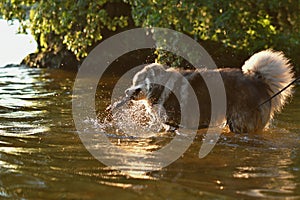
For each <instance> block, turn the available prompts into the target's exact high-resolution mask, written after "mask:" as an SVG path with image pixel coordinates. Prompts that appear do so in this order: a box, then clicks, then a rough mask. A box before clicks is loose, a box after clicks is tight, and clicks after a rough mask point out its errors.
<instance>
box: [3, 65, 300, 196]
mask: <svg viewBox="0 0 300 200" xmlns="http://www.w3.org/2000/svg"><path fill="white" fill-rule="evenodd" d="M74 78H75V74H74V73H71V72H67V71H61V70H46V69H31V68H26V67H16V66H9V67H5V68H0V119H1V121H0V164H1V165H0V199H258V198H261V199H300V187H299V183H300V149H299V146H300V145H299V142H300V120H299V119H300V109H299V108H300V88H296V93H295V97H294V98H293V100H292V101H291V103H290V104H289V105H288V106H286V107H285V109H284V110H283V112H282V113H281V114H279V115H276V118H275V120H274V122H273V123H272V127H271V128H270V130H269V131H266V132H263V133H261V134H252V135H233V134H223V135H222V137H221V138H220V139H219V141H218V143H217V145H216V146H215V148H214V149H213V150H212V152H210V154H209V155H208V156H206V157H205V158H203V159H199V158H198V152H199V149H200V145H201V143H202V138H203V132H204V131H203V130H200V131H199V132H198V134H197V136H196V138H195V140H194V143H193V144H192V145H191V147H190V148H189V149H188V150H187V151H186V153H185V154H184V155H183V156H181V157H180V158H179V159H178V160H177V161H175V162H174V163H172V164H171V165H169V166H167V167H165V168H163V169H161V170H157V171H154V172H148V173H145V174H143V173H141V172H140V171H138V172H137V171H131V172H121V171H118V170H113V169H112V168H110V167H106V166H105V165H103V164H101V163H100V162H99V161H98V160H96V159H95V158H94V157H93V156H92V155H91V154H90V153H89V152H88V151H87V150H86V149H85V147H84V145H83V144H82V143H81V140H80V139H79V137H78V134H77V132H76V129H75V127H74V123H73V118H72V109H71V108H72V84H73V81H74ZM114 81H115V80H114V79H113V78H106V79H105V82H106V84H103V85H102V86H101V87H100V89H99V91H98V93H97V97H96V99H97V100H98V101H97V104H98V105H97V106H98V107H97V108H99V111H100V112H102V111H103V110H104V109H105V107H106V106H107V105H108V104H109V101H110V100H109V94H110V90H111V88H112V87H113V84H114ZM109 137H110V139H111V141H112V142H113V143H115V144H118V145H120V146H122V147H123V148H126V150H128V151H132V152H147V151H152V150H156V149H159V148H161V147H162V146H163V145H165V144H166V143H167V142H168V139H169V140H170V138H172V137H174V135H172V134H170V135H165V134H163V135H159V134H158V135H156V137H150V138H141V139H137V138H135V137H123V136H122V137H120V136H118V135H115V134H114V131H111V134H110V135H109ZM111 156H112V157H113V156H114V154H113V153H112V155H111Z"/></svg>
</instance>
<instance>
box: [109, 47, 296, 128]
mask: <svg viewBox="0 0 300 200" xmlns="http://www.w3.org/2000/svg"><path fill="white" fill-rule="evenodd" d="M218 75H221V77H222V81H223V83H224V87H225V92H226V98H225V101H226V114H225V116H224V119H225V121H226V124H227V125H228V127H229V128H230V130H231V131H232V132H234V133H251V132H257V131H261V130H263V129H264V128H265V127H267V126H268V124H269V121H270V120H271V119H272V118H273V116H274V113H275V112H278V111H280V110H281V109H282V107H283V106H284V104H286V102H287V99H288V97H290V96H291V94H292V87H289V88H287V89H286V90H284V91H282V92H281V93H280V94H278V95H276V96H275V97H274V98H271V97H272V96H273V95H275V94H276V93H278V92H279V91H281V90H282V89H283V88H284V87H285V86H286V85H288V84H289V83H290V82H291V81H292V80H293V76H294V74H293V72H292V66H291V65H290V63H289V60H288V59H287V58H286V57H285V56H284V55H283V54H282V53H281V52H275V51H272V50H265V51H261V52H259V53H256V54H254V55H253V56H252V57H250V58H249V60H247V61H246V62H245V64H244V65H243V66H242V69H233V68H221V69H214V70H209V69H196V70H181V69H174V68H169V69H165V68H164V67H163V66H162V65H160V64H157V63H153V64H150V65H148V66H146V67H144V69H142V70H141V71H139V72H138V73H137V74H136V75H135V76H134V78H133V82H132V86H131V87H130V88H128V89H127V90H126V91H125V94H126V96H125V97H124V98H123V99H122V100H121V101H119V102H116V103H115V104H113V105H112V106H111V107H110V108H111V109H114V108H117V107H120V106H122V105H123V104H125V103H126V102H128V101H130V100H134V99H138V98H141V95H142V96H144V98H146V99H148V100H149V102H150V103H151V105H155V104H158V105H162V106H163V107H164V109H165V112H166V114H167V121H166V124H170V125H172V126H174V127H176V126H178V125H179V124H180V120H181V119H182V118H181V114H182V113H181V105H182V104H183V103H184V101H187V100H188V99H189V97H191V95H192V94H191V92H190V91H189V90H188V89H187V84H189V85H190V86H191V87H192V89H193V90H194V93H193V95H196V97H197V101H198V105H199V111H200V118H199V123H198V125H199V127H200V128H203V127H207V126H209V124H210V123H211V120H213V119H212V118H211V114H212V113H211V111H212V109H211V105H212V102H211V96H210V92H209V89H208V86H207V85H206V81H205V80H213V79H216V81H217V78H216V77H218ZM180 77H184V79H186V80H187V81H185V82H184V81H183V80H182V78H180ZM210 87H211V86H210ZM210 89H212V88H210ZM216 89H218V88H216ZM174 91H177V92H174ZM270 98H271V99H270ZM268 99H269V101H268ZM190 106H194V105H190ZM191 109H193V108H191ZM221 117H222V116H221Z"/></svg>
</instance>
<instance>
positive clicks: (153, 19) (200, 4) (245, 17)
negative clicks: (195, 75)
mask: <svg viewBox="0 0 300 200" xmlns="http://www.w3.org/2000/svg"><path fill="white" fill-rule="evenodd" d="M129 1H130V3H131V5H132V6H133V11H132V14H133V18H134V20H135V22H136V24H137V25H140V26H148V27H149V26H150V27H165V28H171V29H175V30H178V31H181V32H184V33H186V34H188V35H190V36H192V37H194V38H195V39H197V40H212V41H216V42H220V43H222V44H223V45H224V47H232V48H233V49H236V50H237V51H238V50H245V51H248V52H249V53H253V52H255V51H258V50H261V49H266V48H275V49H278V50H283V51H285V52H286V53H287V54H289V55H290V56H292V57H295V58H296V57H298V56H297V55H299V53H300V52H299V51H300V50H299V43H300V32H299V30H300V15H299V13H300V1H299V0H286V1H283V0H282V1H281V0H266V1H256V0H240V1H236V0H211V1H207V0H197V1H194V0H181V1H179V0H169V1H164V0H153V1H150V0H129ZM295 49H298V50H297V52H298V54H297V55H296V54H295V55H293V54H294V52H295Z"/></svg>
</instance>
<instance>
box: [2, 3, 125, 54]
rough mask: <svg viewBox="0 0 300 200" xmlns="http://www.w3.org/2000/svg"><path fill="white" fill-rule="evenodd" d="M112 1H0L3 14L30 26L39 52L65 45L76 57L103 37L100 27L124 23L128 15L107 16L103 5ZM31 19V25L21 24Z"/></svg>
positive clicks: (108, 28)
mask: <svg viewBox="0 0 300 200" xmlns="http://www.w3.org/2000/svg"><path fill="white" fill-rule="evenodd" d="M110 2H116V1H113V0H77V1H61V0H41V1H34V0H12V1H5V0H1V1H0V7H1V8H2V9H1V11H0V12H1V13H2V15H3V16H4V17H5V18H6V19H8V20H12V19H18V20H20V21H21V22H23V24H22V25H23V29H24V28H27V27H28V26H29V28H30V29H31V32H32V34H33V35H34V36H35V38H36V40H37V41H38V44H39V47H40V50H42V51H52V50H54V51H58V50H59V49H61V48H62V45H65V46H66V48H67V49H69V50H71V51H72V52H73V53H74V54H75V55H76V56H77V57H78V58H81V57H85V56H87V52H88V47H90V46H92V45H93V44H95V43H96V42H97V41H100V40H101V39H102V31H103V29H107V30H111V31H115V30H116V29H117V28H118V27H125V26H127V23H128V22H127V16H109V14H108V12H107V10H106V9H105V6H106V5H107V3H110ZM28 20H29V21H30V24H28V23H24V22H26V21H28Z"/></svg>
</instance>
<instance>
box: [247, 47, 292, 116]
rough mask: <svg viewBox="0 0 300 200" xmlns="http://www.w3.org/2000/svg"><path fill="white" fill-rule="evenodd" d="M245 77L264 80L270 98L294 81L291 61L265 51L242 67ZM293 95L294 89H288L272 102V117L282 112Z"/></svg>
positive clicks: (273, 52) (276, 53) (252, 57)
mask: <svg viewBox="0 0 300 200" xmlns="http://www.w3.org/2000/svg"><path fill="white" fill-rule="evenodd" d="M242 70H243V73H244V74H245V75H250V76H255V77H257V78H260V79H262V80H263V81H264V82H265V83H266V84H267V85H268V86H269V88H268V92H269V94H270V96H272V95H274V94H276V93H277V92H279V91H280V90H281V89H283V88H284V87H285V86H287V85H288V84H289V83H290V82H292V81H293V77H294V73H293V72H292V66H291V65H290V63H289V60H288V59H287V58H286V57H285V56H284V55H283V53H281V52H275V51H272V50H265V51H261V52H258V53H256V54H254V55H253V56H251V57H250V58H249V60H247V61H246V62H245V64H244V65H243V67H242ZM291 95H292V87H289V88H287V89H286V90H284V91H283V92H281V93H280V94H279V95H277V96H276V97H274V98H273V99H272V100H271V104H272V108H271V117H272V116H273V114H274V112H277V111H280V110H281V108H282V107H283V105H284V104H285V103H286V100H287V98H288V97H290V96H291Z"/></svg>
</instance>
